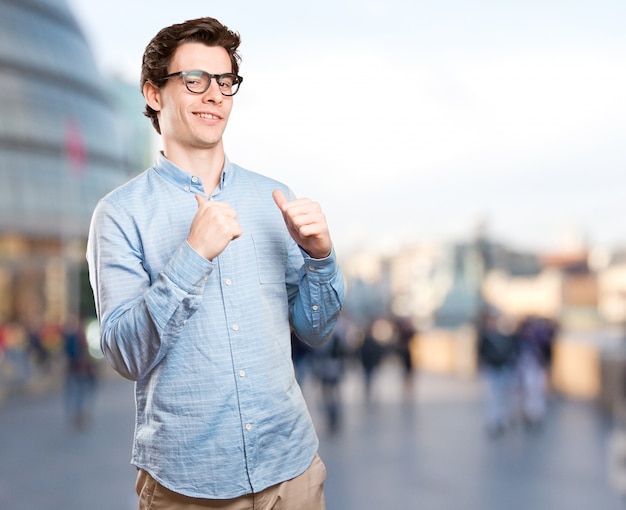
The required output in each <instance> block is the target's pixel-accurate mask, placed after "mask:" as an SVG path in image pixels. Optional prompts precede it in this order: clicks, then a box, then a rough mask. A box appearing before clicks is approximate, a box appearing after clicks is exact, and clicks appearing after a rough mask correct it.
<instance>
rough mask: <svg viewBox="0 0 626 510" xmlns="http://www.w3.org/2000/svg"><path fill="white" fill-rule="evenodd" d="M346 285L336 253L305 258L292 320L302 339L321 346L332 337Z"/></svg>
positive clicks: (292, 311) (293, 302)
mask: <svg viewBox="0 0 626 510" xmlns="http://www.w3.org/2000/svg"><path fill="white" fill-rule="evenodd" d="M343 295H344V282H343V275H342V273H341V270H340V268H339V266H338V264H337V263H336V260H335V254H334V252H333V253H331V255H330V256H329V257H327V258H326V259H323V260H316V259H311V258H308V257H305V259H304V265H303V267H302V269H301V271H300V278H299V282H298V292H297V293H296V294H295V296H294V298H293V299H292V303H291V320H292V324H293V327H294V329H295V331H296V333H297V335H298V337H299V338H300V339H301V340H302V341H304V342H306V343H307V344H309V345H311V346H314V347H317V346H319V345H321V344H323V343H324V342H325V341H326V340H327V339H328V338H329V337H330V335H331V333H332V331H333V328H334V327H335V324H336V322H337V319H338V317H339V312H340V311H341V307H342V305H343Z"/></svg>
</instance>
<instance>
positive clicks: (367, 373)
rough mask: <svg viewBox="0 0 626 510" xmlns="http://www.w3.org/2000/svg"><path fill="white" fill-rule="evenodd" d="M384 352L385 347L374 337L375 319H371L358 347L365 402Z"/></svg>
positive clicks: (369, 399)
mask: <svg viewBox="0 0 626 510" xmlns="http://www.w3.org/2000/svg"><path fill="white" fill-rule="evenodd" d="M384 353H385V349H384V347H383V345H382V344H381V343H380V342H379V340H378V339H377V338H376V321H373V322H372V323H371V324H370V325H369V327H368V328H367V329H366V330H365V334H364V335H363V343H362V344H361V348H360V349H359V355H360V358H361V365H362V367H363V384H364V389H365V401H366V402H369V401H371V398H372V385H373V381H374V375H375V374H376V371H377V370H378V368H379V366H380V364H381V362H382V360H383V356H384Z"/></svg>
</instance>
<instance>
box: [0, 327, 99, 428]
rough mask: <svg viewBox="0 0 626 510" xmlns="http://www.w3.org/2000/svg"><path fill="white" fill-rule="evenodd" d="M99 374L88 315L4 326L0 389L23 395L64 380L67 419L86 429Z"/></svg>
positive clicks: (0, 329)
mask: <svg viewBox="0 0 626 510" xmlns="http://www.w3.org/2000/svg"><path fill="white" fill-rule="evenodd" d="M97 375H98V362H97V359H96V357H94V356H93V355H92V353H91V352H90V349H89V345H88V342H87V323H86V321H85V319H83V318H79V317H76V316H70V317H68V319H67V321H65V322H64V323H63V324H53V323H45V322H30V323H28V324H22V323H19V322H11V323H7V324H3V325H0V390H3V391H4V392H14V393H18V394H19V393H23V392H28V391H29V390H32V391H36V390H37V389H41V388H39V387H40V386H44V387H46V386H48V387H49V386H52V387H54V386H58V385H59V384H61V385H62V387H63V391H64V406H65V413H66V417H67V421H68V423H69V424H70V425H71V426H73V427H76V428H83V427H84V426H85V425H87V423H88V421H89V417H90V412H91V402H92V396H93V393H94V391H95V387H96V381H97ZM44 389H46V388H44Z"/></svg>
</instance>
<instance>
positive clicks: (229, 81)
mask: <svg viewBox="0 0 626 510" xmlns="http://www.w3.org/2000/svg"><path fill="white" fill-rule="evenodd" d="M233 82H234V80H233V77H232V76H230V75H226V76H225V75H222V76H220V77H219V82H218V83H219V84H220V87H224V88H231V87H232V86H233Z"/></svg>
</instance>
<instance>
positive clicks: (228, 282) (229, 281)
mask: <svg viewBox="0 0 626 510" xmlns="http://www.w3.org/2000/svg"><path fill="white" fill-rule="evenodd" d="M224 283H226V285H228V286H230V285H231V284H232V283H233V282H232V281H231V279H230V278H226V281H225V282H224Z"/></svg>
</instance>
